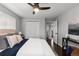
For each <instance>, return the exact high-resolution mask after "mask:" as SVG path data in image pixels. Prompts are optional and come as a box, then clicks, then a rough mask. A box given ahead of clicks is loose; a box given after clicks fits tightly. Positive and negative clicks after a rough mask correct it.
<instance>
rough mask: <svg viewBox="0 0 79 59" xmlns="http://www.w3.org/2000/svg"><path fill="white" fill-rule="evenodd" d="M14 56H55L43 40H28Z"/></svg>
mask: <svg viewBox="0 0 79 59" xmlns="http://www.w3.org/2000/svg"><path fill="white" fill-rule="evenodd" d="M16 56H55V54H54V53H53V51H52V49H51V48H50V46H49V45H48V44H47V42H46V41H45V40H44V39H39V38H30V39H29V40H28V41H27V42H26V43H25V44H24V45H23V46H22V47H21V48H20V49H19V51H18V52H17V54H16Z"/></svg>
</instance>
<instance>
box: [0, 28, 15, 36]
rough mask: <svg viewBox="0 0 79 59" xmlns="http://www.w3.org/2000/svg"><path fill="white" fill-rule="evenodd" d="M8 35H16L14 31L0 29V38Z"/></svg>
mask: <svg viewBox="0 0 79 59" xmlns="http://www.w3.org/2000/svg"><path fill="white" fill-rule="evenodd" d="M8 33H16V29H0V36H1V35H6V34H8Z"/></svg>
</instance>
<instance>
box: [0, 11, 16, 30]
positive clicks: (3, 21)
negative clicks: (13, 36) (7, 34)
mask: <svg viewBox="0 0 79 59" xmlns="http://www.w3.org/2000/svg"><path fill="white" fill-rule="evenodd" d="M0 29H16V19H15V18H13V17H11V16H10V15H8V14H5V13H3V12H0Z"/></svg>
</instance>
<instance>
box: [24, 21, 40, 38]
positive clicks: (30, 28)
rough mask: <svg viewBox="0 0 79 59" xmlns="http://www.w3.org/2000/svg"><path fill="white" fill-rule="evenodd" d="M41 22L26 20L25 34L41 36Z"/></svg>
mask: <svg viewBox="0 0 79 59" xmlns="http://www.w3.org/2000/svg"><path fill="white" fill-rule="evenodd" d="M39 30H40V22H25V36H26V37H27V38H39V37H40V31H39Z"/></svg>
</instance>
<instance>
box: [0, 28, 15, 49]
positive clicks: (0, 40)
mask: <svg viewBox="0 0 79 59" xmlns="http://www.w3.org/2000/svg"><path fill="white" fill-rule="evenodd" d="M13 33H16V29H0V50H1V49H6V48H7V44H6V41H5V40H4V39H3V38H4V37H5V36H6V35H7V34H13Z"/></svg>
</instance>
